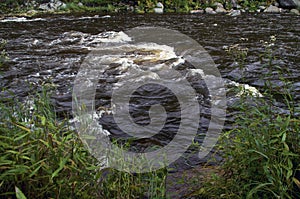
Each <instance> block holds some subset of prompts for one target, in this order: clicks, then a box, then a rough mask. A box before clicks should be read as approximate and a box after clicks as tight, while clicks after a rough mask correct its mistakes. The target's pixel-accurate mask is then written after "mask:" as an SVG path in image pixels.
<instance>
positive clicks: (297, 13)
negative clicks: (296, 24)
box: [290, 9, 300, 15]
mask: <svg viewBox="0 0 300 199" xmlns="http://www.w3.org/2000/svg"><path fill="white" fill-rule="evenodd" d="M290 12H291V13H293V14H296V15H300V12H299V10H297V9H291V11H290Z"/></svg>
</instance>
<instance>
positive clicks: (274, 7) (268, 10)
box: [264, 5, 281, 13]
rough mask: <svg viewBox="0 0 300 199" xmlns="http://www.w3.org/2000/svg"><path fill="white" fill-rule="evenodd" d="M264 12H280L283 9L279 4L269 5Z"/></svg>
mask: <svg viewBox="0 0 300 199" xmlns="http://www.w3.org/2000/svg"><path fill="white" fill-rule="evenodd" d="M264 12H268V13H280V12H281V9H280V8H278V7H277V6H273V5H270V6H269V7H267V8H266V9H265V10H264Z"/></svg>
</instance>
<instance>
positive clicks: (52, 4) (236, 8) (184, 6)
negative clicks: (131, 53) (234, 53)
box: [0, 0, 300, 19]
mask: <svg viewBox="0 0 300 199" xmlns="http://www.w3.org/2000/svg"><path fill="white" fill-rule="evenodd" d="M299 9H300V1H298V0H278V1H251V2H248V1H235V0H234V1H224V2H223V3H220V2H218V1H214V0H213V1H209V2H205V3H200V2H199V1H181V2H172V1H162V3H160V2H159V3H155V1H150V0H149V1H124V0H123V1H119V2H114V1H109V0H107V1H92V0H85V1H82V2H81V1H78V0H73V1H60V0H49V1H30V2H25V1H24V2H22V3H18V1H16V2H15V3H11V2H10V1H4V3H0V19H3V18H6V17H18V16H22V17H34V16H41V15H49V14H66V13H95V14H109V13H141V14H142V13H190V14H228V15H231V16H237V15H241V14H242V13H248V12H249V13H254V12H256V13H261V12H264V13H291V14H296V15H299V14H300V13H299Z"/></svg>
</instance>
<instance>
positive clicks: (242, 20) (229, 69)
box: [0, 14, 300, 164]
mask: <svg viewBox="0 0 300 199" xmlns="http://www.w3.org/2000/svg"><path fill="white" fill-rule="evenodd" d="M145 25H146V26H161V27H164V28H169V29H174V30H178V31H180V32H182V33H183V34H186V35H188V36H189V37H191V38H193V39H195V40H196V41H197V42H199V44H200V45H202V46H203V47H204V48H205V49H206V50H207V51H208V53H209V54H210V55H211V56H212V58H213V60H214V62H215V63H216V65H217V67H218V69H219V70H220V72H221V74H222V76H223V77H224V78H225V79H227V80H228V81H227V82H231V83H229V84H231V85H232V84H235V85H236V84H237V83H244V84H248V85H250V86H252V87H255V88H257V89H258V90H260V91H263V87H264V83H265V81H266V80H267V79H270V80H271V81H272V83H273V87H274V89H277V90H280V89H282V87H283V82H282V81H281V79H280V78H281V77H282V76H284V77H285V78H286V79H288V80H289V81H290V86H291V93H292V94H293V96H294V99H295V101H296V103H298V102H299V101H300V66H299V61H300V58H299V57H300V51H299V44H300V34H299V33H300V26H299V16H292V15H284V14H281V15H267V14H258V15H256V14H252V15H242V16H239V17H230V16H223V15H222V16H220V15H179V14H164V15H152V14H146V15H131V14H129V15H112V16H74V15H57V16H48V17H47V16H46V17H43V18H37V19H32V20H26V19H24V18H21V19H20V18H19V19H6V20H2V21H1V22H0V27H1V29H0V38H2V39H5V40H7V41H8V43H7V52H8V54H9V57H10V61H9V62H8V63H6V64H5V65H4V66H3V67H2V68H0V86H1V88H2V91H1V93H0V96H1V98H2V99H4V98H5V97H7V96H9V95H10V93H14V94H16V95H17V96H19V97H21V98H22V97H25V96H27V95H28V94H30V93H33V91H35V90H37V89H39V88H40V86H41V85H42V84H44V83H45V82H51V83H54V84H55V85H56V86H57V89H56V93H55V94H54V96H53V99H54V100H55V106H56V110H57V112H58V113H59V114H60V115H62V116H65V115H69V114H70V112H71V108H72V107H71V106H72V89H73V83H74V79H75V77H76V75H77V73H78V70H79V67H80V65H81V64H82V62H83V61H84V59H85V57H86V55H87V54H88V53H89V52H90V51H91V50H93V49H95V48H97V46H98V45H99V44H102V43H105V42H111V41H112V40H115V41H122V40H124V41H126V40H128V39H129V38H127V37H126V34H125V33H124V32H123V31H125V32H126V30H129V29H130V28H134V27H137V26H145ZM272 35H276V38H277V40H276V43H275V46H273V47H272V48H274V49H275V51H274V55H275V57H276V59H275V60H273V63H274V64H275V65H276V67H277V68H281V71H283V74H279V73H278V72H277V71H278V70H277V69H276V67H274V68H268V67H265V66H263V64H262V62H261V55H262V54H263V53H264V52H265V50H264V42H265V41H269V38H270V36H272ZM233 44H239V45H240V46H241V47H242V48H247V49H248V58H247V61H246V62H245V63H246V65H245V66H244V67H243V68H240V67H239V66H238V64H236V63H235V62H234V60H232V58H230V56H228V54H227V53H226V52H225V50H224V49H225V48H226V47H228V46H230V45H233ZM153 52H154V51H153V50H152V52H150V51H149V52H141V51H139V50H136V51H135V52H134V49H133V51H131V52H130V53H133V54H135V55H137V56H143V59H144V58H145V56H150V55H151V53H153ZM143 53H144V54H143ZM147 53H148V54H147ZM149 53H150V54H149ZM174 58H175V60H174ZM176 59H177V58H176V57H169V58H168V59H167V60H169V61H170V60H171V61H172V62H175V61H178V60H176ZM127 61H128V60H127ZM158 64H159V63H158ZM142 65H143V63H142ZM144 65H147V63H146V62H145V63H144ZM120 66H122V67H123V69H122V70H124V71H125V69H124V64H123V65H122V63H120V62H119V63H118V62H116V63H114V64H111V65H110V68H109V69H108V70H107V71H106V72H105V75H104V76H103V77H102V79H101V78H100V80H99V86H98V88H97V90H98V93H97V96H96V97H97V99H98V101H97V104H96V106H97V107H104V108H108V109H109V108H110V97H111V89H112V88H113V85H114V84H115V83H116V82H117V80H116V76H118V75H121V74H122V73H124V71H123V72H122V71H121V72H120V71H118V70H116V68H118V67H120ZM185 69H188V66H184V65H182V68H181V70H185ZM267 74H271V75H269V76H268V77H267ZM189 78H190V81H191V83H192V84H193V86H194V88H197V89H198V90H199V91H200V93H201V96H200V95H199V97H201V98H203V104H202V105H203V107H204V108H203V110H202V117H201V119H200V124H201V127H200V128H199V138H197V139H199V140H201V139H202V136H203V134H202V133H203V132H205V130H206V129H207V125H208V123H209V117H210V115H209V100H207V99H208V98H207V97H208V93H207V89H206V87H205V83H204V82H203V81H202V80H201V75H200V76H199V77H197V76H193V77H189ZM157 90H159V91H160V92H157ZM146 93H150V94H151V95H149V96H148V98H146V99H147V100H144V101H143V100H141V96H142V95H145V94H146ZM169 95H170V93H169V92H168V91H167V90H164V89H162V88H157V87H155V86H152V87H151V86H150V87H144V88H141V89H140V91H137V92H136V93H134V96H133V98H132V103H133V104H135V105H139V106H136V107H135V106H133V108H132V109H131V111H132V115H134V116H135V119H134V120H135V122H136V123H138V124H141V125H146V124H148V123H149V116H148V115H147V114H146V115H145V113H144V112H145V110H146V112H147V110H149V104H147V105H146V102H149V100H150V102H157V101H162V102H163V103H165V105H166V106H169V109H170V110H172V111H173V112H174V115H171V117H169V120H168V121H167V123H166V127H165V128H164V132H162V133H160V134H159V135H158V136H156V137H155V136H153V137H152V138H151V139H147V140H145V139H143V140H142V141H141V140H140V141H139V142H138V143H136V144H137V145H139V146H140V147H144V145H149V143H150V144H154V145H158V146H163V145H165V144H167V143H168V142H169V141H170V139H172V137H173V136H174V133H176V130H177V128H178V125H177V123H178V122H179V119H178V117H177V116H176V109H177V108H178V107H177V106H176V103H174V102H173V101H174V99H172V98H169V101H164V99H165V98H168V97H169ZM153 96H155V97H153ZM277 97H278V99H280V95H279V96H277ZM205 100H206V101H205ZM175 101H176V100H175ZM278 105H279V106H280V104H278ZM143 106H144V108H142V109H141V108H140V107H143ZM229 120H230V119H229ZM100 123H101V125H102V126H103V128H105V129H107V130H108V131H109V132H110V133H111V135H112V136H116V137H118V136H121V137H126V135H125V134H124V133H122V132H121V131H120V129H118V127H117V126H116V124H115V123H114V121H113V118H112V116H111V115H109V114H107V115H105V116H104V117H102V118H101V119H100ZM226 128H230V126H227V127H226ZM201 134H202V136H201ZM145 143H146V144H145ZM191 159H192V160H191V162H188V163H187V162H186V163H184V164H195V163H197V162H198V161H199V160H197V159H196V158H193V157H192V158H191Z"/></svg>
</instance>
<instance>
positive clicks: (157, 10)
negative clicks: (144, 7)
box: [154, 2, 164, 13]
mask: <svg viewBox="0 0 300 199" xmlns="http://www.w3.org/2000/svg"><path fill="white" fill-rule="evenodd" d="M154 12H155V13H163V12H164V4H162V3H161V2H158V3H157V4H156V7H155V8H154Z"/></svg>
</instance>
